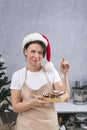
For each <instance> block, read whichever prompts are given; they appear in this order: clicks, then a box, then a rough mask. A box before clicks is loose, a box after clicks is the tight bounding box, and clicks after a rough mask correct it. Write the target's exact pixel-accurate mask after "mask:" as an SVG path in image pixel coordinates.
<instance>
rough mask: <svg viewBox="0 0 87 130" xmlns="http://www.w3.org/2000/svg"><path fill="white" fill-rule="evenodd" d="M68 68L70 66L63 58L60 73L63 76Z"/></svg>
mask: <svg viewBox="0 0 87 130" xmlns="http://www.w3.org/2000/svg"><path fill="white" fill-rule="evenodd" d="M69 68H70V64H69V63H68V62H67V61H66V60H65V59H64V58H63V59H62V62H61V65H60V72H61V73H63V74H67V72H68V70H69Z"/></svg>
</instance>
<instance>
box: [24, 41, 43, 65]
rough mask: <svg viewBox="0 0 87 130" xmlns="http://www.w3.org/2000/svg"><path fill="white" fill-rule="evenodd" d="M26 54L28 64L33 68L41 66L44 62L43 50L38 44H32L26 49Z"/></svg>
mask: <svg viewBox="0 0 87 130" xmlns="http://www.w3.org/2000/svg"><path fill="white" fill-rule="evenodd" d="M24 54H25V56H26V58H27V61H28V64H29V65H31V66H41V63H42V60H43V48H42V46H41V45H40V44H38V42H35V43H32V44H30V45H29V46H28V48H27V49H25V51H24Z"/></svg>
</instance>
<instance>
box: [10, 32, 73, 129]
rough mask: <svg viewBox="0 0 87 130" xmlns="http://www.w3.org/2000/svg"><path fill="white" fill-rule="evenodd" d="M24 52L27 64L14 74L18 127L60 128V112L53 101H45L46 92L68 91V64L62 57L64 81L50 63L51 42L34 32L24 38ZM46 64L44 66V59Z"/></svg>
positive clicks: (14, 99)
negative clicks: (45, 58)
mask: <svg viewBox="0 0 87 130" xmlns="http://www.w3.org/2000/svg"><path fill="white" fill-rule="evenodd" d="M22 47H23V52H24V55H25V57H26V60H27V65H26V67H24V68H22V69H20V70H18V71H16V72H15V73H14V74H13V76H12V82H11V100H12V106H13V109H14V111H15V112H17V113H18V116H17V121H16V127H15V129H16V130H58V122H57V121H58V120H57V113H56V111H55V109H54V104H53V103H50V102H47V101H44V100H43V94H45V93H47V92H52V90H53V89H55V90H57V91H59V92H61V91H65V92H67V93H68V99H69V97H70V88H69V84H68V75H67V72H68V69H69V64H68V62H67V61H65V60H64V58H63V59H62V62H61V67H60V69H61V72H62V74H63V78H62V80H61V78H60V76H59V74H58V72H57V70H56V69H55V68H54V66H53V64H52V63H51V62H50V57H51V54H50V43H49V41H48V39H47V37H46V36H45V35H43V34H39V33H32V34H29V35H27V36H26V37H25V38H24V39H23V43H22ZM45 55H46V56H47V61H48V62H47V63H46V64H45V65H43V64H42V63H43V58H44V57H45Z"/></svg>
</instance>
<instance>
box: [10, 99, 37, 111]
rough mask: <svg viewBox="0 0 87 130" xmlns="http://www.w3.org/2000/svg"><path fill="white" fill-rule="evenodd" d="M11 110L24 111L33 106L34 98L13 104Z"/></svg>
mask: <svg viewBox="0 0 87 130" xmlns="http://www.w3.org/2000/svg"><path fill="white" fill-rule="evenodd" d="M12 106H13V110H14V112H17V113H18V112H24V111H27V110H29V109H31V108H32V107H34V106H35V99H32V100H31V101H22V102H17V103H16V104H13V105H12Z"/></svg>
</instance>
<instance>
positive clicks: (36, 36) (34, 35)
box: [22, 33, 48, 48]
mask: <svg viewBox="0 0 87 130" xmlns="http://www.w3.org/2000/svg"><path fill="white" fill-rule="evenodd" d="M38 40H39V41H42V42H43V43H44V44H45V45H46V46H47V45H48V43H47V41H46V39H45V38H44V37H43V36H42V35H41V34H39V33H31V34H28V35H27V36H25V37H24V39H23V42H22V48H24V46H25V45H26V44H27V43H29V42H33V41H38Z"/></svg>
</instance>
